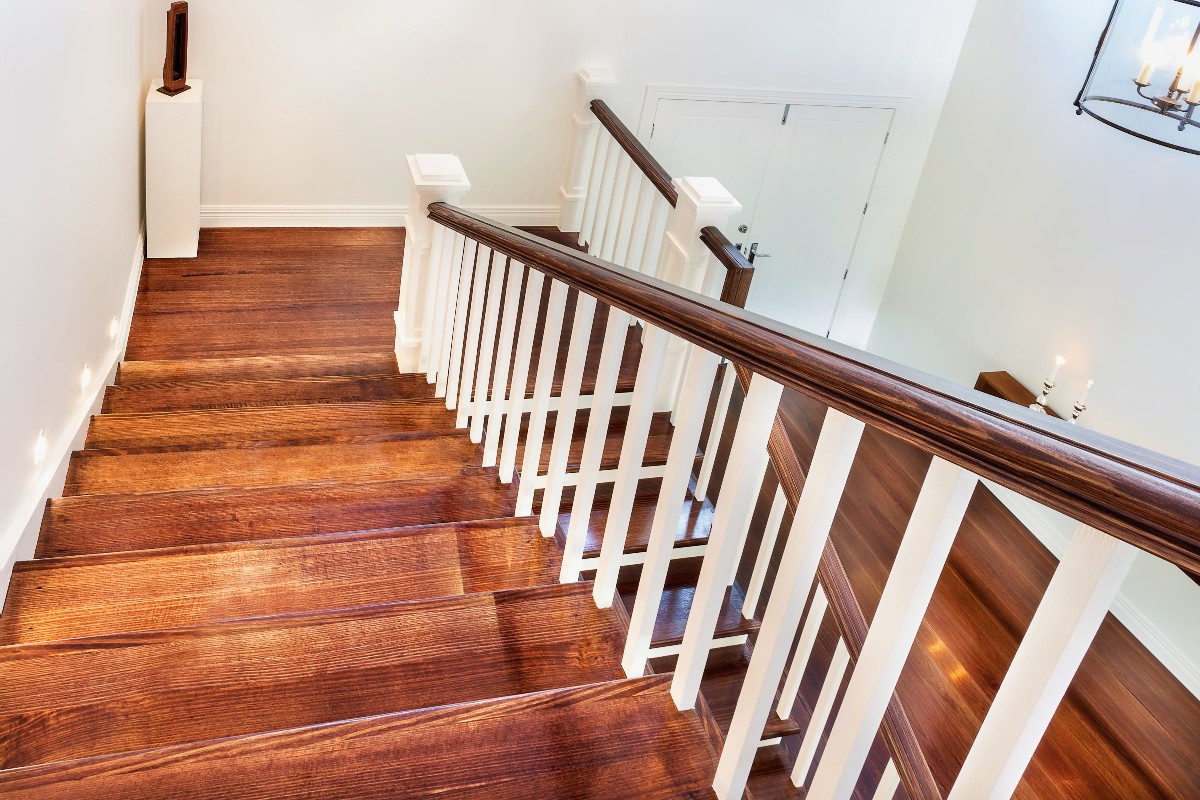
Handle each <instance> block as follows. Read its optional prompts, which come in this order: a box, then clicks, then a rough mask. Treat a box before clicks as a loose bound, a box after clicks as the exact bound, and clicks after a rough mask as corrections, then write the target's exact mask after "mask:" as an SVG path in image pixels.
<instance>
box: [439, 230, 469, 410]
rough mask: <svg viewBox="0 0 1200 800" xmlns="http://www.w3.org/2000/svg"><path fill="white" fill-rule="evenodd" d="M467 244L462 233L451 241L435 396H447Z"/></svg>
mask: <svg viewBox="0 0 1200 800" xmlns="http://www.w3.org/2000/svg"><path fill="white" fill-rule="evenodd" d="M465 244H466V239H465V237H464V236H463V235H462V234H461V233H456V234H454V235H453V237H452V239H451V241H450V273H449V274H448V275H447V276H446V301H445V302H446V313H445V317H444V318H443V320H442V324H441V326H440V331H439V334H438V340H439V341H440V342H441V352H440V354H439V355H438V359H437V388H436V389H435V390H434V396H435V397H446V396H447V391H448V388H449V382H450V379H449V372H450V351H451V350H453V349H454V348H453V345H454V323H455V320H456V319H457V316H458V314H457V311H458V298H459V296H460V294H461V293H462V292H461V289H462V286H461V277H462V266H463V248H464V246H465Z"/></svg>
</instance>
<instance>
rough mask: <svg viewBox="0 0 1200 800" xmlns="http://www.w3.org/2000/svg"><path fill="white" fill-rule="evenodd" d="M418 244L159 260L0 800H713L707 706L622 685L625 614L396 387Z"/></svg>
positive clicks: (24, 592) (10, 626) (19, 649)
mask: <svg viewBox="0 0 1200 800" xmlns="http://www.w3.org/2000/svg"><path fill="white" fill-rule="evenodd" d="M401 243H402V239H401V236H400V235H399V234H398V232H397V231H394V230H375V231H354V230H348V231H325V232H313V231H288V232H284V231H206V232H205V234H204V238H203V240H202V247H201V252H202V255H201V258H200V259H199V260H196V261H162V262H155V261H148V262H147V263H146V266H145V271H144V275H143V280H142V285H141V289H140V293H139V299H138V305H137V314H136V317H135V320H134V324H133V330H132V335H131V339H130V343H129V347H128V351H127V356H128V357H129V359H130V360H128V361H126V362H124V363H122V364H121V367H120V369H119V371H118V376H117V380H116V385H115V386H113V387H111V388H110V389H109V390H108V392H107V394H106V396H105V400H104V413H103V414H101V415H99V416H97V417H95V418H94V419H93V421H92V424H91V427H90V429H89V432H88V438H87V442H86V446H85V449H84V450H82V451H80V452H78V453H76V454H75V455H74V456H73V458H72V460H71V464H70V468H69V473H68V476H67V481H66V487H65V489H64V492H63V497H62V499H60V500H54V501H52V502H51V503H50V504H49V506H48V508H47V510H46V514H45V518H44V523H43V530H42V535H41V538H40V541H39V543H38V548H37V553H36V556H37V557H36V559H35V560H33V561H28V562H23V563H20V564H18V565H17V567H16V569H15V571H14V576H13V582H12V586H11V588H10V591H9V594H8V597H7V601H6V604H5V607H4V612H3V615H2V616H0V729H2V730H3V736H2V737H0V767H2V768H3V769H2V770H0V794H3V795H4V796H5V797H14V798H26V797H28V798H50V797H56V798H57V797H62V798H67V797H69V798H91V797H97V798H98V797H106V798H116V797H121V798H134V797H137V798H149V797H161V798H180V797H189V798H208V797H212V798H216V797H231V796H237V797H254V798H268V797H278V798H285V797H286V798H291V797H300V796H304V797H316V796H320V797H357V798H368V797H380V798H383V797H398V796H403V797H433V796H437V797H455V798H474V797H479V798H484V797H488V798H494V797H505V798H517V797H529V798H550V797H553V798H585V797H586V798H630V799H631V800H632V799H633V798H701V797H710V796H713V795H712V791H711V789H710V782H711V780H712V774H713V770H714V768H715V757H716V756H715V753H716V751H715V749H714V742H713V738H712V737H713V736H714V735H716V725H715V722H714V721H713V719H712V718H711V717H709V716H708V712H707V710H705V708H704V707H703V706H702V708H701V711H700V712H696V711H687V712H680V711H678V710H676V707H675V704H674V702H673V701H672V699H671V697H670V694H669V686H670V685H669V677H664V676H662V675H647V676H646V677H639V678H635V679H627V678H625V676H624V673H623V672H622V670H621V666H620V660H621V648H622V646H623V641H624V628H623V625H624V618H623V615H622V614H621V613H618V611H613V610H608V609H605V610H600V609H597V607H596V605H595V603H594V602H593V600H592V598H591V593H590V586H589V584H587V583H576V584H566V585H560V584H559V583H558V572H559V556H558V548H557V546H556V543H555V540H554V539H553V538H543V537H542V536H541V535H539V531H538V527H537V525H536V520H535V519H532V518H515V517H514V516H513V514H514V495H515V491H514V487H515V484H513V485H504V484H502V483H500V481H499V480H498V479H497V476H496V472H495V470H494V469H482V468H480V467H478V466H477V465H478V464H479V463H480V459H479V450H480V447H479V446H478V445H474V444H472V443H471V442H470V441H469V439H468V437H467V436H466V435H465V434H464V433H463V432H462V431H459V430H456V429H455V424H454V422H455V421H454V415H453V414H452V413H451V412H448V411H446V408H445V405H444V402H443V401H440V400H434V399H433V389H432V387H430V386H429V385H428V383H426V381H425V380H424V377H423V376H422V377H417V376H411V375H401V374H399V372H398V371H397V369H396V363H395V359H394V356H393V355H392V354H391V348H392V336H393V331H392V329H391V319H390V317H391V313H392V310H393V309H394V305H395V297H396V288H397V286H398V281H399V260H400V259H399V253H400V250H399V249H398V248H399V245H400V244H401ZM662 424H667V423H665V421H664V422H663V423H662ZM664 606H665V611H664V614H663V625H662V632H661V636H660V635H659V634H658V633H656V637H655V638H656V641H658V640H661V641H668V640H673V639H674V638H675V637H678V636H680V635H681V633H682V630H681V628H680V627H679V626H680V619H681V617H680V615H679V609H680V608H685V606H686V603H685V602H684V600H683V599H682V598H681V596H678V595H674V596H672V597H671V598H669V599H668V600H665V601H664ZM618 610H619V606H618ZM731 623H732V624H734V625H735V626H736V629H737V630H742V629H743V628H744V627H745V626H744V625H743V624H742V622H741V618H740V615H737V614H736V613H734V614H733V615H732V616H731ZM725 671H726V672H728V668H726V670H725ZM718 672H720V670H719V669H714V675H716V673H718ZM728 713H730V714H731V713H732V711H731V710H730V711H729V712H728Z"/></svg>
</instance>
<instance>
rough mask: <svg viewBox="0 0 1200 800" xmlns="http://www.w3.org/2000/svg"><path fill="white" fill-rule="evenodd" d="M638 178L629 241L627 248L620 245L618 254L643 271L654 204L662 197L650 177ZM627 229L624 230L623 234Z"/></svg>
mask: <svg viewBox="0 0 1200 800" xmlns="http://www.w3.org/2000/svg"><path fill="white" fill-rule="evenodd" d="M637 178H638V180H636V181H634V182H635V184H636V185H637V204H636V206H635V209H634V219H632V222H631V223H630V225H629V230H628V237H629V242H628V245H626V249H624V251H622V249H620V247H619V246H618V254H619V255H620V259H622V260H620V261H619V263H620V264H622V265H624V266H628V267H629V269H631V270H638V271H641V269H642V257H643V253H644V252H646V237H647V235H648V230H649V225H650V222H652V219H650V217H652V215H653V211H654V206H655V205H656V204H659V203H660V201H661V199H662V198H661V197H659V191H658V190H656V188H655V187H654V185H653V184H650V181H649V179H647V178H643V176H637ZM625 233H626V231H624V230H623V235H624V234H625ZM658 236H659V239H660V240H661V239H662V231H661V230H660V231H658Z"/></svg>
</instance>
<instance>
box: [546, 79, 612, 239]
mask: <svg viewBox="0 0 1200 800" xmlns="http://www.w3.org/2000/svg"><path fill="white" fill-rule="evenodd" d="M575 77H576V79H577V80H578V83H579V90H578V95H577V97H578V99H577V101H576V105H575V110H574V112H573V114H572V118H573V120H574V122H575V138H574V141H573V142H572V147H571V158H570V160H569V161H568V162H567V174H566V175H565V176H564V179H563V186H562V191H561V193H562V212H561V214H560V215H559V220H558V229H559V230H560V231H581V230H582V229H583V227H582V225H583V214H584V206H585V202H586V197H587V191H588V188H589V187H588V178H589V176H590V175H591V168H592V159H593V158H594V157H595V153H596V138H597V134H599V132H600V130H601V128H600V121H599V120H598V119H596V115H595V114H593V113H592V109H591V104H592V101H593V100H596V99H607V98H608V96H609V95H610V94H611V93H612V90H613V89H615V88H616V85H617V82H616V80H615V79H614V78H613V74H612V72H611V71H609V70H607V69H597V68H594V67H593V68H590V69H584V70H580V71H579V72H578V73H576V76H575Z"/></svg>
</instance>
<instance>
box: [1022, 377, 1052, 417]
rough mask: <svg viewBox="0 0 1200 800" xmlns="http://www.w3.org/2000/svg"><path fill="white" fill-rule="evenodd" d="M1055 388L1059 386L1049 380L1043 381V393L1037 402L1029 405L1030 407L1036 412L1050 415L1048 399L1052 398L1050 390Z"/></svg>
mask: <svg viewBox="0 0 1200 800" xmlns="http://www.w3.org/2000/svg"><path fill="white" fill-rule="evenodd" d="M1055 386H1057V384H1056V383H1055V382H1054V381H1052V380H1050V379H1049V378H1047V379H1046V380H1044V381H1042V393H1041V394H1040V395H1038V399H1037V400H1035V401H1033V402H1032V403H1030V404H1029V407H1030V408H1032V409H1033V410H1034V411H1039V412H1041V413H1042V414H1047V413H1049V411H1048V406H1047V405H1046V398H1047V397H1049V396H1050V390H1051V389H1053V388H1054V387H1055Z"/></svg>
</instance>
